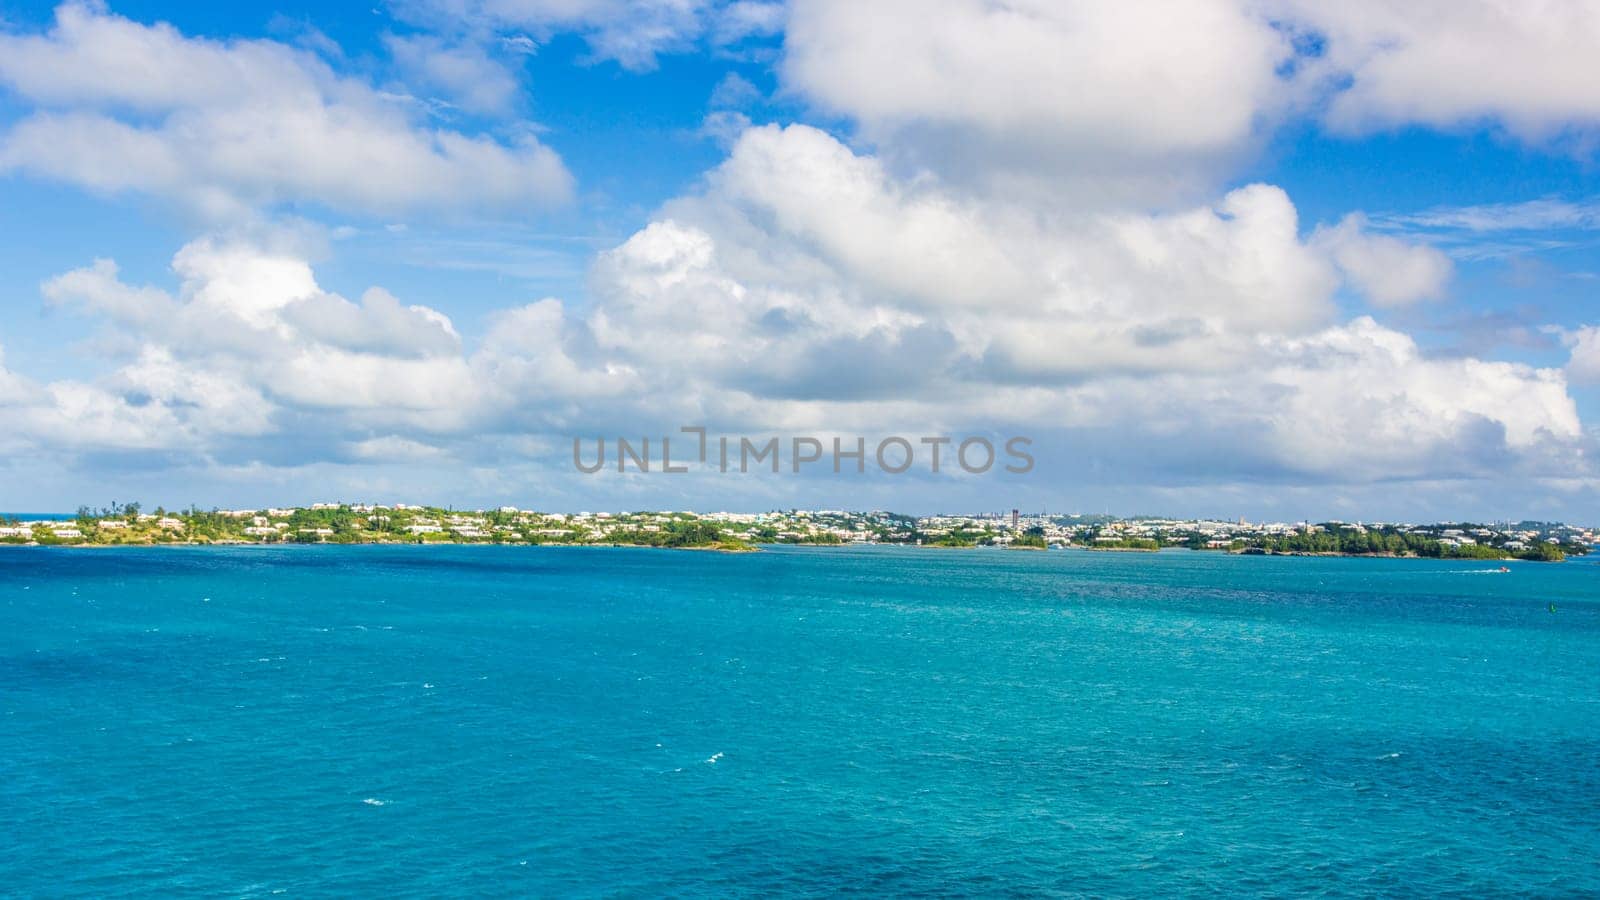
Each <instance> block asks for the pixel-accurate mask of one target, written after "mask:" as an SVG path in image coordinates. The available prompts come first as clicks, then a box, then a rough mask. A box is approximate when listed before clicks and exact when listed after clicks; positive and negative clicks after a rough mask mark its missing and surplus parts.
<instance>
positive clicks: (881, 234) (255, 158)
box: [0, 0, 1600, 519]
mask: <svg viewBox="0 0 1600 900" xmlns="http://www.w3.org/2000/svg"><path fill="white" fill-rule="evenodd" d="M1317 6H1318V5H1308V4H1303V3H1299V2H1296V0H1281V2H1274V3H1268V4H1259V3H1243V2H1234V0H1205V2H1200V3H1186V4H1167V3H1163V2H1155V0H1153V2H1151V3H1148V4H1133V5H1131V6H1129V7H1127V8H1126V9H1118V10H1108V9H1107V8H1105V7H1101V6H1098V5H1094V4H1077V3H1046V2H1034V0H1015V2H1010V3H983V2H978V0H948V2H942V3H933V4H913V3H899V2H885V3H882V4H873V5H872V6H871V7H862V6H861V5H859V4H850V3H845V2H835V0H795V2H792V3H787V4H785V3H779V2H722V0H716V2H713V0H663V2H624V0H566V2H561V3H555V2H544V0H482V2H478V0H405V2H403V3H396V4H387V5H386V4H379V5H377V6H375V7H373V8H368V9H360V10H358V9H345V10H340V11H330V10H327V9H323V8H313V7H309V6H307V7H295V6H273V7H259V8H255V9H241V8H239V7H237V6H236V5H222V6H219V5H212V4H208V5H199V4H194V5H186V4H170V3H165V4H164V3H116V4H110V5H66V6H60V7H57V6H55V5H51V4H34V3H15V2H10V3H7V2H5V0H0V21H3V23H4V30H3V32H0V425H3V426H4V427H3V429H0V431H3V432H4V434H5V436H4V437H0V450H3V452H4V454H5V462H4V463H0V476H3V477H4V482H5V487H4V488H3V489H0V508H10V509H25V508H44V509H48V508H71V507H75V506H76V505H78V504H79V503H103V502H106V501H109V500H110V499H114V498H115V499H124V500H126V499H129V498H130V497H138V498H140V499H143V500H144V501H145V502H146V503H156V502H165V503H168V504H187V503H191V502H193V503H198V504H200V505H203V506H211V505H220V506H228V505H251V504H259V503H266V502H310V501H313V500H320V499H329V498H339V499H346V500H369V501H382V500H391V501H393V500H401V501H405V500H412V501H430V502H451V503H456V504H458V505H478V504H491V503H493V504H497V503H500V502H512V503H520V504H523V505H531V506H542V507H546V508H560V509H579V508H614V509H615V508H641V507H706V506H719V507H727V508H736V509H762V508H770V507H789V506H796V505H799V506H826V507H834V506H887V507H891V508H896V509H904V510H908V511H931V510H956V509H988V508H1010V507H1012V506H1021V507H1024V508H1029V509H1035V508H1048V509H1052V510H1059V511H1073V510H1096V511H1098V510H1104V509H1109V510H1111V511H1120V512H1135V511H1139V512H1172V513H1179V514H1218V515H1230V516H1231V515H1241V514H1243V515H1249V516H1251V517H1253V518H1286V519H1294V518H1300V517H1306V516H1312V517H1323V516H1343V517H1346V518H1366V519H1380V518H1465V517H1476V518H1503V517H1521V516H1541V517H1559V518H1567V519H1586V518H1587V519H1593V518H1594V516H1593V511H1594V510H1596V509H1600V504H1597V503H1596V500H1597V498H1600V468H1597V463H1596V452H1597V450H1596V447H1597V441H1596V436H1597V431H1596V425H1595V423H1596V422H1597V421H1600V328H1597V325H1600V302H1597V291H1600V248H1597V244H1596V242H1597V239H1600V178H1597V176H1596V171H1595V165H1596V161H1597V160H1596V148H1597V146H1600V144H1597V143H1596V141H1595V136H1596V134H1597V133H1600V87H1596V86H1595V84H1593V81H1594V79H1592V78H1590V77H1588V73H1589V71H1591V70H1592V65H1590V64H1587V62H1586V61H1587V60H1589V59H1591V58H1593V56H1594V55H1595V53H1596V52H1597V51H1600V14H1597V13H1595V12H1594V11H1593V10H1592V9H1591V8H1590V7H1589V5H1588V4H1584V3H1580V2H1570V3H1555V4H1550V5H1548V6H1547V7H1542V8H1541V9H1540V10H1538V11H1507V10H1504V9H1500V8H1499V7H1496V6H1493V5H1490V4H1487V3H1481V4H1479V3H1468V4H1459V5H1454V6H1452V7H1451V8H1450V9H1449V10H1447V11H1444V12H1440V11H1437V10H1436V11H1434V13H1437V15H1435V14H1433V13H1426V11H1423V10H1415V9H1410V8H1409V7H1405V6H1397V5H1393V4H1390V3H1387V2H1381V0H1362V2H1355V3H1350V4H1345V5H1343V6H1342V7H1341V8H1340V9H1338V10H1330V9H1325V8H1317ZM1461 48H1469V49H1472V50H1474V51H1475V52H1474V53H1472V54H1467V55H1465V56H1464V55H1463V54H1462V53H1461V52H1460V51H1461ZM1468 57H1470V58H1468ZM97 261H98V262H97ZM691 424H702V425H706V426H707V427H709V428H711V429H712V430H713V432H714V433H724V434H730V435H739V434H749V435H782V436H792V435H810V434H816V435H825V436H832V435H846V436H854V435H863V436H866V437H868V438H869V439H877V438H881V437H882V436H884V435H888V434H903V435H912V436H916V435H932V434H955V435H963V434H982V435H990V436H997V437H1004V436H1008V435H1018V434H1025V435H1028V436H1030V437H1032V438H1033V439H1034V441H1035V444H1036V446H1037V447H1038V448H1039V453H1038V455H1039V460H1040V464H1039V466H1038V467H1037V469H1036V470H1035V471H1034V472H1032V473H1029V474H1028V475H1027V476H1025V477H1018V478H1007V477H1000V476H996V475H989V476H984V477H969V476H963V475H959V474H956V475H945V476H932V475H930V474H926V473H925V474H921V475H915V476H906V477H889V476H884V475H881V474H879V475H870V474H869V475H866V476H843V477H833V476H832V475H831V472H820V471H818V472H802V473H800V474H798V475H797V474H793V473H787V474H783V475H779V476H770V477H748V476H747V477H731V476H726V475H721V474H718V473H712V472H703V471H696V472H694V473H692V474H690V475H688V476H686V477H683V478H676V477H666V478H663V477H660V476H659V475H656V474H652V475H650V476H639V475H637V474H631V475H617V474H616V473H606V474H602V475H598V476H583V475H580V474H578V473H575V472H574V471H573V470H572V467H571V462H570V445H571V441H572V439H573V438H574V437H578V436H583V437H593V436H597V435H618V434H622V435H661V434H665V433H672V432H675V431H676V429H677V428H678V427H679V426H681V425H691Z"/></svg>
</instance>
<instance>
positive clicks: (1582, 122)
mask: <svg viewBox="0 0 1600 900" xmlns="http://www.w3.org/2000/svg"><path fill="white" fill-rule="evenodd" d="M1272 6H1273V7H1275V8H1276V9H1278V10H1281V11H1282V12H1283V13H1284V14H1285V15H1286V16H1287V17H1288V18H1289V21H1292V22H1295V23H1297V24H1298V25H1299V26H1300V27H1301V28H1303V29H1304V30H1305V31H1306V32H1308V33H1311V34H1314V35H1316V36H1317V37H1318V38H1319V39H1320V42H1321V44H1322V46H1323V47H1324V49H1325V53H1324V55H1323V56H1321V57H1320V58H1318V59H1316V60H1313V61H1310V63H1309V65H1308V67H1307V72H1308V77H1323V78H1326V79H1328V80H1329V82H1330V87H1331V91H1332V94H1331V97H1330V99H1329V100H1328V104H1327V106H1326V113H1325V119H1326V121H1328V122H1329V123H1330V124H1331V125H1333V126H1334V127H1335V128H1338V129H1342V130H1345V131H1350V132H1361V131H1367V130H1371V129H1375V128H1389V127H1394V126H1401V125H1408V124H1421V125H1426V126H1431V127H1436V128H1456V127H1459V126H1463V125H1473V124H1478V123H1482V122H1494V123H1498V124H1499V125H1501V126H1502V127H1504V128H1505V129H1507V130H1508V131H1510V132H1511V133H1513V134H1515V135H1517V136H1519V137H1522V138H1525V139H1528V140H1533V141H1544V140H1547V139H1550V138H1552V137H1558V136H1561V135H1562V134H1563V133H1565V132H1570V131H1573V130H1578V131H1589V132H1592V130H1593V129H1594V128H1595V127H1596V126H1597V125H1600V83H1597V81H1596V79H1594V78H1593V77H1591V70H1592V68H1593V62H1592V60H1593V59H1594V55H1595V49H1596V47H1600V8H1596V6H1595V5H1594V4H1593V3H1589V2H1585V0H1551V2H1542V3H1508V2H1500V0H1476V2H1464V3H1405V2H1395V0H1359V2H1352V3H1336V4H1332V3H1316V2H1308V0H1282V2H1279V3H1276V4H1273V5H1272Z"/></svg>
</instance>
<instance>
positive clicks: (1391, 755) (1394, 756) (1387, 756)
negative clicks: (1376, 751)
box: [1378, 750, 1400, 759]
mask: <svg viewBox="0 0 1600 900" xmlns="http://www.w3.org/2000/svg"><path fill="white" fill-rule="evenodd" d="M1378 758H1379V759H1399V758H1400V752H1399V751H1398V750H1397V751H1395V752H1394V753H1385V754H1384V755H1382V756H1380V757H1378Z"/></svg>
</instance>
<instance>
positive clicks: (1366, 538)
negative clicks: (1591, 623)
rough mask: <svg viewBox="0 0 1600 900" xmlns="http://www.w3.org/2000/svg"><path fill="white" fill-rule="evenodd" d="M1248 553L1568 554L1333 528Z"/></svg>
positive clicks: (1541, 546) (1390, 530)
mask: <svg viewBox="0 0 1600 900" xmlns="http://www.w3.org/2000/svg"><path fill="white" fill-rule="evenodd" d="M1241 545H1242V547H1244V548H1245V549H1258V550H1264V551H1267V552H1269V553H1338V554H1345V555H1351V556H1375V555H1384V556H1419V557H1428V558H1432V559H1528V560H1538V561H1542V562H1559V561H1561V560H1563V559H1565V558H1566V554H1565V552H1564V551H1563V550H1562V549H1561V548H1560V547H1558V546H1557V545H1555V544H1552V543H1549V542H1544V541H1541V542H1538V543H1535V544H1533V545H1531V546H1527V547H1507V546H1504V545H1503V544H1494V543H1479V542H1477V541H1472V542H1470V543H1467V542H1462V541H1460V540H1459V539H1456V540H1445V539H1442V538H1441V537H1440V536H1439V535H1438V534H1435V533H1430V532H1426V531H1405V530H1401V529H1399V528H1395V527H1387V528H1381V529H1366V528H1352V527H1348V526H1340V525H1337V524H1331V525H1326V526H1320V527H1319V530H1316V531H1301V532H1296V533H1294V534H1287V535H1281V536H1277V537H1262V538H1256V539H1254V540H1246V541H1243V542H1241Z"/></svg>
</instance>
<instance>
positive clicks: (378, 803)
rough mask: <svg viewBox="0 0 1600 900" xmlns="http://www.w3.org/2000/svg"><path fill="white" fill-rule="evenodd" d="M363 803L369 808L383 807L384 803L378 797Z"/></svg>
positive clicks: (369, 798)
mask: <svg viewBox="0 0 1600 900" xmlns="http://www.w3.org/2000/svg"><path fill="white" fill-rule="evenodd" d="M361 802H362V803H365V804H366V805H368V806H382V805H383V801H382V800H379V799H378V798H377V797H368V798H367V799H365V800H363V801H361Z"/></svg>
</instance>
